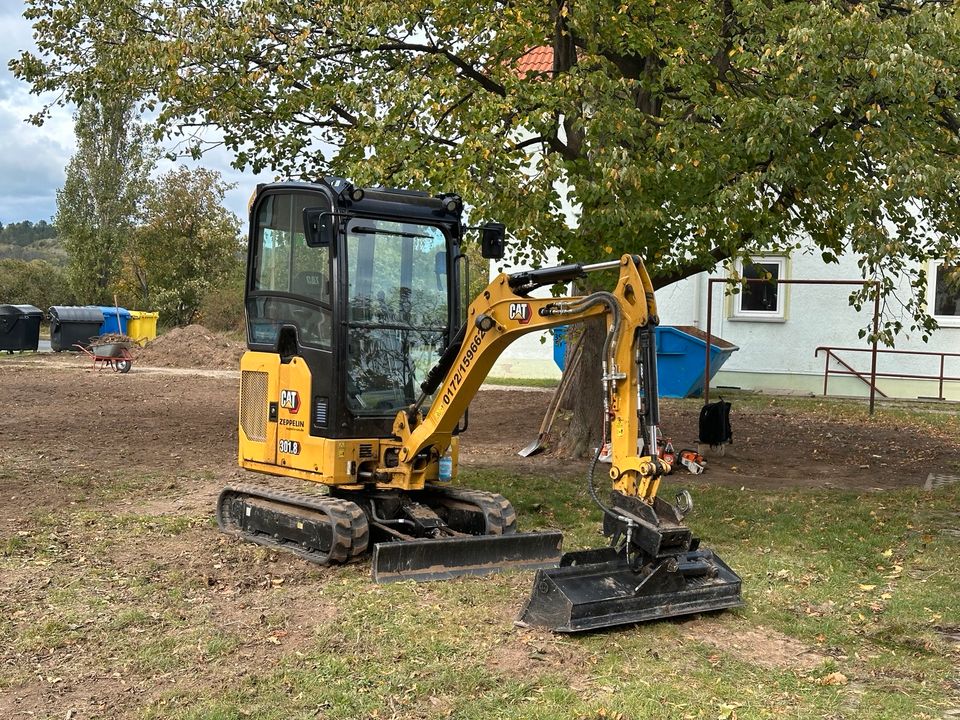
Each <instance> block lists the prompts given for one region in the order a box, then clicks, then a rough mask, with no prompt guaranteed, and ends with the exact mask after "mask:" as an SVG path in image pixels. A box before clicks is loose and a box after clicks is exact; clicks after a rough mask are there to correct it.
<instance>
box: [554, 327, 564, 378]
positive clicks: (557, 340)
mask: <svg viewBox="0 0 960 720" xmlns="http://www.w3.org/2000/svg"><path fill="white" fill-rule="evenodd" d="M551 332H552V333H553V361H554V362H555V363H556V364H557V367H558V368H560V372H563V368H564V367H565V366H566V364H567V362H566V360H567V326H566V325H561V326H560V327H558V328H554V329H553V330H552V331H551Z"/></svg>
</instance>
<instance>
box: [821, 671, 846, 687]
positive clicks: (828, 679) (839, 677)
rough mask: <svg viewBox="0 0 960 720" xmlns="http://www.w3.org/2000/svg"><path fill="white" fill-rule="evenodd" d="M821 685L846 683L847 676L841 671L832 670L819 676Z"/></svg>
mask: <svg viewBox="0 0 960 720" xmlns="http://www.w3.org/2000/svg"><path fill="white" fill-rule="evenodd" d="M820 684H821V685H846V684H847V676H846V675H844V674H843V673H842V672H832V673H830V674H829V675H824V676H823V677H822V678H820Z"/></svg>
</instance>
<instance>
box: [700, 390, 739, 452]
mask: <svg viewBox="0 0 960 720" xmlns="http://www.w3.org/2000/svg"><path fill="white" fill-rule="evenodd" d="M700 442H701V443H703V444H704V445H724V444H725V443H732V442H733V430H731V429H730V403H728V402H726V401H725V400H718V401H717V402H712V403H708V404H707V405H704V406H703V407H702V408H700Z"/></svg>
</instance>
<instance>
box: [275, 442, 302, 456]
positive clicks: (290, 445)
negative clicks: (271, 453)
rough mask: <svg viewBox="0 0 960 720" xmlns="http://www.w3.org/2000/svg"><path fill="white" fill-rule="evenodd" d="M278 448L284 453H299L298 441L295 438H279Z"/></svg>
mask: <svg viewBox="0 0 960 720" xmlns="http://www.w3.org/2000/svg"><path fill="white" fill-rule="evenodd" d="M277 445H278V448H277V449H278V450H280V452H282V453H283V454H284V455H299V454H300V443H299V442H297V441H296V440H281V441H280V442H279V443H278V444H277Z"/></svg>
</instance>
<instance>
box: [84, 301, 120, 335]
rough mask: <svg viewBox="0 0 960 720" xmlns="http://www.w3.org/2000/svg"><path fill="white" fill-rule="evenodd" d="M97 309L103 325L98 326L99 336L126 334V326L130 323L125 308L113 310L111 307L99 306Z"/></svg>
mask: <svg viewBox="0 0 960 720" xmlns="http://www.w3.org/2000/svg"><path fill="white" fill-rule="evenodd" d="M91 307H93V306H91ZM98 309H99V310H100V312H101V313H103V323H102V324H101V325H100V334H101V335H106V334H107V333H119V334H120V335H126V334H127V324H128V323H129V322H130V311H129V310H127V309H126V308H115V307H114V306H113V305H100V306H98Z"/></svg>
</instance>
